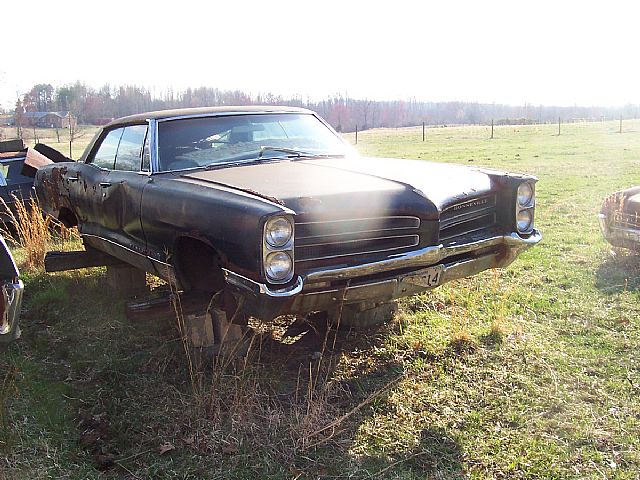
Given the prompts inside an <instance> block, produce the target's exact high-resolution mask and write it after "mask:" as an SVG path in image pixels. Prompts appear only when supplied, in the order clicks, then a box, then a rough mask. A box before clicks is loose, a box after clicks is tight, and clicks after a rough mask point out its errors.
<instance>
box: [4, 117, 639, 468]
mask: <svg viewBox="0 0 640 480" xmlns="http://www.w3.org/2000/svg"><path fill="white" fill-rule="evenodd" d="M617 131H618V123H617V122H610V123H581V124H566V125H563V126H562V133H561V135H560V136H558V135H557V126H553V125H549V126H526V127H513V126H509V127H496V129H495V138H494V139H493V140H491V139H489V134H490V131H489V129H488V128H487V127H449V128H433V129H429V130H427V140H426V141H425V142H422V132H421V129H420V128H409V129H396V130H371V131H366V132H359V134H358V146H357V148H358V149H359V150H360V151H361V152H362V153H363V154H368V155H369V154H370V155H376V156H389V157H407V158H415V159H434V160H440V161H445V162H451V163H459V164H465V165H473V166H485V167H491V168H498V169H505V170H510V171H521V172H526V173H532V174H535V175H537V176H538V177H539V183H538V185H537V209H536V216H537V218H536V224H537V227H538V228H540V229H541V230H542V232H543V235H544V240H543V242H542V243H541V244H539V245H538V246H537V247H536V248H534V249H531V250H529V251H527V252H526V253H525V254H523V255H522V256H521V257H520V258H519V259H518V260H517V261H516V262H515V263H514V264H513V265H512V266H510V267H509V268H508V269H506V270H504V271H499V272H495V271H492V272H485V273H483V274H481V275H478V276H476V277H474V278H472V279H465V280H461V281H458V282H455V283H452V284H448V285H445V286H443V287H441V288H439V289H436V290H434V291H432V292H431V293H429V294H424V295H420V296H417V297H413V298H410V299H407V300H405V301H403V302H401V311H400V314H399V315H398V318H397V319H396V321H395V322H394V323H392V324H390V325H388V326H386V327H384V328H382V329H379V330H376V331H372V332H369V333H367V334H366V335H362V334H358V335H355V334H349V335H344V334H341V335H340V336H339V338H338V341H337V347H336V349H335V352H336V353H335V354H334V355H333V356H329V355H325V358H326V360H325V361H324V362H321V365H318V364H317V361H316V360H314V359H313V358H314V357H313V352H314V351H316V350H317V349H318V344H317V343H313V342H310V343H308V344H306V345H298V346H296V345H294V346H290V345H279V344H274V343H273V342H269V341H265V342H264V343H263V344H262V347H261V351H260V352H259V355H258V353H256V355H255V356H254V360H253V361H252V362H250V363H249V364H248V365H246V366H236V367H235V368H232V367H229V368H227V369H224V370H222V369H218V370H214V371H213V372H211V371H206V372H204V373H202V374H200V375H199V376H198V377H197V379H196V382H195V383H192V382H191V380H190V378H189V373H188V369H187V362H186V360H185V356H184V352H183V350H182V345H181V343H180V341H179V339H178V338H177V336H176V334H175V331H174V330H173V329H171V328H169V327H167V326H163V325H161V324H158V323H154V322H153V321H149V322H138V323H133V322H130V321H127V320H126V318H125V317H124V315H123V308H124V304H125V302H126V301H127V299H126V298H124V297H122V296H118V295H117V294H113V293H111V292H109V291H108V290H107V289H106V287H105V279H104V271H103V270H102V269H92V270H87V271H78V272H74V273H66V274H53V275H45V274H41V273H27V274H25V275H24V277H25V283H26V288H27V291H26V298H25V303H24V312H23V337H22V339H21V340H20V341H19V342H18V343H16V344H15V345H12V346H11V347H10V348H9V349H8V350H7V351H6V352H3V353H2V356H1V357H0V372H2V379H1V381H0V385H1V390H0V402H1V405H0V408H2V409H1V410H0V420H1V422H0V450H1V451H2V455H1V456H0V457H2V458H6V460H3V461H2V463H0V478H1V477H2V475H3V473H4V475H5V476H6V477H8V478H52V477H64V478H78V479H80V478H123V477H124V478H247V479H248V478H274V479H281V478H282V479H291V478H305V479H306V478H371V477H375V478H393V479H418V478H420V479H422V478H433V479H449V478H454V479H455V478H482V479H484V478H486V479H490V478H549V479H552V478H554V479H555V478H558V479H559V478H616V479H635V478H638V471H640V400H639V399H638V398H639V394H640V363H639V362H640V360H639V359H638V353H637V352H638V351H639V349H640V334H639V327H640V325H639V324H640V292H639V288H640V281H639V279H640V260H639V259H638V258H636V257H632V256H627V255H622V256H618V257H615V258H613V257H611V256H610V255H609V251H610V248H609V246H608V245H607V244H606V243H605V242H604V241H603V239H602V237H601V235H600V232H599V228H598V224H597V217H596V215H597V212H598V210H599V208H600V204H601V202H602V199H603V197H604V196H605V195H606V194H607V193H610V192H612V191H615V190H619V189H621V188H625V187H628V186H631V185H634V184H639V183H640V121H627V122H625V125H624V132H623V133H622V134H620V133H617ZM347 138H349V139H350V140H351V141H353V135H348V136H347ZM17 253H18V257H19V254H20V252H17ZM460 332H463V333H464V337H466V340H464V341H462V342H461V341H457V342H453V341H452V339H453V338H460ZM267 334H268V332H267ZM267 334H265V336H266V337H268V335H267ZM256 356H259V359H256V358H255V357H256ZM317 368H319V370H316V369H317ZM309 372H311V375H310V374H309ZM317 372H319V374H318V373H317ZM310 377H311V378H312V379H313V380H315V381H313V382H310V381H309V378H310ZM344 415H346V416H345V417H343V416H344ZM332 422H334V423H333V424H332ZM327 425H333V426H332V427H331V428H328V429H325V427H326V426H327ZM165 442H169V443H171V445H172V446H173V447H175V448H174V449H173V450H171V451H169V452H167V453H164V454H160V453H159V452H160V450H159V449H160V447H161V445H163V444H164V443H165ZM105 459H114V460H115V464H114V465H112V466H111V467H110V468H106V467H107V466H106V465H105V463H109V462H107V461H105Z"/></svg>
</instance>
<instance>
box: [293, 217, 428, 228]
mask: <svg viewBox="0 0 640 480" xmlns="http://www.w3.org/2000/svg"><path fill="white" fill-rule="evenodd" d="M394 218H401V219H407V220H412V221H414V222H415V223H416V224H415V226H409V227H402V228H418V227H419V226H420V219H419V218H418V217H414V216H413V215H390V216H388V217H384V216H383V217H359V218H343V219H339V220H319V221H317V222H298V225H317V224H323V225H326V224H327V223H340V222H360V221H366V220H389V219H394Z"/></svg>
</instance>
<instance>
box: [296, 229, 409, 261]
mask: <svg viewBox="0 0 640 480" xmlns="http://www.w3.org/2000/svg"><path fill="white" fill-rule="evenodd" d="M415 237H416V238H417V240H416V241H415V242H414V243H413V244H411V245H400V246H398V247H392V248H383V249H378V250H366V251H365V250H361V251H359V252H351V253H338V254H335V255H326V256H324V257H310V258H303V259H301V260H298V262H313V261H316V260H329V259H331V258H340V257H353V256H356V255H369V254H371V253H382V252H393V251H394V250H402V249H403V248H411V247H415V246H416V245H418V244H419V243H420V237H418V236H417V235H415ZM305 246H306V245H305Z"/></svg>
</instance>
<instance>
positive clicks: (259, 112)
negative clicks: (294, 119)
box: [156, 109, 316, 122]
mask: <svg viewBox="0 0 640 480" xmlns="http://www.w3.org/2000/svg"><path fill="white" fill-rule="evenodd" d="M282 113H287V114H292V115H313V116H314V117H315V116H316V115H315V114H314V113H313V112H311V111H310V110H307V111H304V110H301V111H291V110H277V109H273V110H268V109H265V110H256V111H250V112H247V111H244V112H243V111H228V112H209V113H194V114H186V115H177V116H175V117H165V118H158V119H156V120H157V121H158V122H169V121H171V120H184V119H187V118H206V117H229V116H236V115H272V114H282Z"/></svg>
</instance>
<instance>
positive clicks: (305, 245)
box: [296, 235, 420, 253]
mask: <svg viewBox="0 0 640 480" xmlns="http://www.w3.org/2000/svg"><path fill="white" fill-rule="evenodd" d="M307 238H309V237H307ZM396 238H397V239H401V238H411V239H413V240H414V241H415V242H416V243H414V244H413V245H406V246H407V247H414V246H416V245H417V244H418V243H419V240H420V236H418V235H395V236H391V237H365V238H356V239H353V240H337V241H335V242H323V243H305V244H304V245H296V247H298V248H307V247H319V246H322V245H344V244H346V243H359V242H373V241H376V240H394V239H396ZM395 248H403V247H394V249H395ZM356 253H361V252H356Z"/></svg>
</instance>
